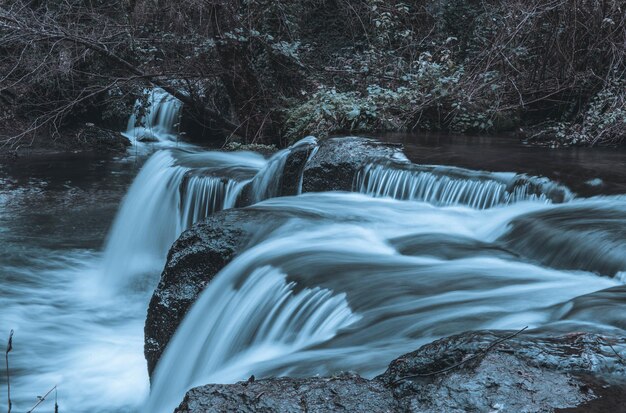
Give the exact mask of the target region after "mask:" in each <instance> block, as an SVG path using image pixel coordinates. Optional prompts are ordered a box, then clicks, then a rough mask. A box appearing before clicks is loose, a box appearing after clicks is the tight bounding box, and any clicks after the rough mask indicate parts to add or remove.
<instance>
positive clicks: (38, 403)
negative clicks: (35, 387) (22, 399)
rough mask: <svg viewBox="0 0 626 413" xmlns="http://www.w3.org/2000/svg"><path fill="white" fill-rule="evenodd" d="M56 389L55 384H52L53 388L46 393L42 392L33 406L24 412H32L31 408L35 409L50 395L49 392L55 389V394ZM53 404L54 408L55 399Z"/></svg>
mask: <svg viewBox="0 0 626 413" xmlns="http://www.w3.org/2000/svg"><path fill="white" fill-rule="evenodd" d="M56 389H57V386H54V387H53V388H51V389H50V390H48V393H46V394H44V395H43V396H42V397H39V401H38V402H37V403H35V405H34V406H33V407H31V408H30V410H29V411H28V412H26V413H32V411H33V410H35V409H36V408H37V406H39V405H40V404H41V403H43V402H44V401H45V400H46V397H48V396H49V395H50V393H52V391H53V390H54V391H55V395H56ZM54 405H55V409H56V401H55V403H54Z"/></svg>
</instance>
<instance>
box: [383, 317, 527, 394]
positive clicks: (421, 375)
mask: <svg viewBox="0 0 626 413" xmlns="http://www.w3.org/2000/svg"><path fill="white" fill-rule="evenodd" d="M527 328H528V326H526V327H524V328H522V329H521V330H519V331H518V332H516V333H513V334H511V335H509V336H506V337H503V338H500V339H498V340H496V341H494V342H493V343H491V344H490V345H489V347H487V348H486V349H484V350H480V351H478V352H477V353H476V354H474V355H473V356H471V357H468V358H466V359H465V360H461V361H460V362H458V363H456V364H454V365H452V366H450V367H446V368H445V369H442V370H438V371H433V372H430V373H418V374H412V375H410V376H406V377H400V378H399V379H397V380H394V381H392V382H391V384H392V385H393V384H396V383H399V382H401V381H403V380H407V379H414V378H417V377H428V376H436V375H438V374H443V373H447V372H449V371H450V370H453V369H455V368H457V367H459V366H461V365H463V364H465V363H467V362H469V361H472V360H475V359H477V358H478V357H480V356H482V355H484V354H487V353H488V352H489V351H490V350H491V349H493V348H494V347H495V346H497V345H498V344H500V343H502V342H503V341H506V340H510V339H512V338H513V337H515V336H517V335H518V334H520V333H521V332H523V331H524V330H526V329H527Z"/></svg>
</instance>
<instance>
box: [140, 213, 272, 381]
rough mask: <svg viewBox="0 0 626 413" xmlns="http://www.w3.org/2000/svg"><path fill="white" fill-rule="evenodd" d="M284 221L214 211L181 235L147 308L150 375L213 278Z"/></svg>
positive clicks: (146, 340) (249, 214)
mask: <svg viewBox="0 0 626 413" xmlns="http://www.w3.org/2000/svg"><path fill="white" fill-rule="evenodd" d="M283 218H284V217H282V216H280V215H279V214H274V215H272V214H270V213H268V212H267V211H263V210H259V209H254V208H247V209H230V210H226V211H221V212H218V213H216V214H214V215H212V216H210V217H209V218H208V219H207V220H205V221H203V222H201V223H199V224H196V225H195V226H194V227H193V228H191V229H189V230H187V231H185V232H184V233H183V234H182V235H181V236H180V238H179V239H178V240H177V241H176V242H175V243H174V245H173V246H172V248H171V249H170V251H169V254H168V257H167V264H166V265H165V269H164V270H163V273H162V275H161V280H160V281H159V284H158V286H157V288H156V290H155V291H154V294H153V295H152V298H151V300H150V304H149V306H148V315H147V318H146V324H145V347H144V354H145V357H146V360H147V362H148V372H149V374H152V372H153V371H154V368H155V366H156V363H157V361H158V360H159V357H160V356H161V353H162V352H163V350H164V349H165V346H166V345H167V343H168V342H169V340H170V339H171V338H172V335H173V334H174V332H175V331H176V328H177V327H178V325H179V324H180V322H181V321H182V319H183V317H184V316H185V314H186V313H187V310H189V307H190V306H191V304H193V303H194V301H195V300H196V298H197V297H198V295H199V294H200V293H201V292H202V290H204V288H205V287H206V286H207V284H208V283H209V282H210V281H211V280H212V279H213V277H214V276H215V275H216V274H217V273H218V272H219V271H220V270H221V269H222V268H224V267H225V266H226V264H228V263H229V262H230V261H231V260H232V259H233V257H234V256H235V255H236V254H237V253H238V252H241V251H243V250H245V249H246V246H247V245H249V244H251V243H254V242H257V241H259V239H260V238H261V237H263V236H265V235H266V234H268V233H269V232H270V231H271V230H272V227H273V226H274V225H278V224H279V223H280V222H282V219H283Z"/></svg>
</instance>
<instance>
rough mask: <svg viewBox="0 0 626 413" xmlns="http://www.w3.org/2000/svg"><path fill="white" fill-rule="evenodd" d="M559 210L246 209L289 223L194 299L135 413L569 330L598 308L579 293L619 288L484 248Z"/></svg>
mask: <svg viewBox="0 0 626 413" xmlns="http://www.w3.org/2000/svg"><path fill="white" fill-rule="evenodd" d="M576 202H578V201H574V202H572V204H574V203H576ZM560 207H561V205H552V204H544V203H538V202H537V203H528V202H525V203H517V204H514V205H506V206H504V207H503V208H492V209H488V210H478V209H471V208H437V207H434V206H432V205H429V204H427V203H423V202H406V201H398V200H393V199H375V198H371V197H368V196H365V195H362V194H354V193H341V192H336V193H319V194H318V193H316V194H304V195H300V196H297V197H282V198H274V199H270V200H267V201H264V202H261V203H259V204H256V205H255V206H254V209H255V213H258V212H259V211H260V210H265V211H267V212H268V213H269V214H268V216H272V217H275V216H276V215H277V214H276V213H277V212H284V211H289V218H285V219H284V221H281V220H274V221H272V222H268V223H264V224H263V225H267V224H270V225H273V228H272V231H265V232H264V233H265V234H266V235H264V237H261V238H262V239H260V240H258V242H257V243H256V244H255V245H254V246H252V247H250V248H249V249H247V250H245V251H243V252H241V253H240V254H238V255H237V256H236V257H235V258H234V259H233V261H231V262H230V263H229V264H228V265H227V266H226V267H225V268H223V269H222V270H221V271H220V272H219V273H218V274H217V275H216V276H215V277H214V278H213V279H212V280H211V282H210V283H209V284H208V286H207V287H206V289H205V290H204V291H203V292H202V293H201V294H200V296H199V297H198V298H197V300H196V302H195V303H194V304H193V306H192V307H191V309H190V310H189V312H188V313H187V315H186V316H185V318H184V320H183V321H182V323H181V324H180V325H179V326H178V329H177V332H176V333H175V335H174V336H173V337H172V339H171V340H170V342H169V344H168V345H167V348H166V349H165V352H164V353H163V355H162V356H161V359H160V361H159V364H158V365H157V368H156V370H155V373H154V375H153V377H152V390H151V395H150V399H149V401H148V403H147V405H146V406H145V407H144V411H145V412H168V411H172V410H173V409H174V407H175V406H176V405H177V404H178V403H180V401H181V400H182V399H183V395H184V393H185V391H187V390H188V389H189V388H191V387H194V386H197V385H202V384H208V383H232V382H235V381H239V380H245V379H246V378H247V377H249V376H250V375H251V374H254V375H255V376H256V377H259V378H263V377H279V376H285V375H287V376H291V377H311V376H315V375H317V374H319V375H321V376H326V375H332V374H334V373H336V372H338V371H346V370H353V371H358V372H359V373H360V374H361V375H362V376H364V377H373V376H375V375H376V374H379V373H380V372H381V371H383V370H384V368H385V367H386V365H387V363H388V362H389V361H390V360H391V359H393V358H395V357H397V356H398V354H403V353H406V352H408V351H412V350H415V349H416V348H418V347H419V346H420V345H422V344H425V343H427V342H430V341H432V340H435V339H437V338H440V337H442V336H447V335H450V334H454V333H458V332H461V331H467V330H479V329H516V328H520V327H519V326H525V325H529V326H530V327H531V328H546V329H549V328H553V327H554V328H557V329H558V328H559V326H561V325H563V324H564V323H569V325H570V328H576V327H571V326H575V325H577V324H576V323H578V322H580V323H586V319H583V317H588V315H585V314H582V315H581V313H580V312H571V313H567V312H566V311H564V309H565V310H567V309H568V308H570V307H571V305H570V303H571V300H572V299H577V298H578V299H579V300H582V301H581V302H580V303H579V304H578V306H579V307H584V304H585V303H588V302H591V301H593V300H597V298H594V297H591V296H590V297H589V298H584V297H583V296H585V295H587V294H594V293H596V292H599V291H602V290H605V289H607V288H614V287H616V286H619V282H618V280H615V279H610V278H606V277H597V276H595V275H593V274H591V273H586V272H583V271H563V270H559V269H554V268H548V267H543V266H540V265H537V264H535V263H531V262H527V261H526V260H525V258H524V257H523V256H519V255H516V254H512V253H506V251H504V250H502V248H497V239H498V237H500V236H501V234H502V233H506V231H507V228H509V226H510V224H511V222H513V221H515V220H516V219H518V218H520V217H523V216H524V215H525V214H528V213H531V214H532V213H542V212H546V211H552V210H555V211H556V210H558V209H559V208H560ZM588 207H589V205H587V204H584V205H581V208H588ZM616 207H618V208H621V209H622V210H623V204H622V205H618V206H616ZM320 218H322V219H320ZM263 228H265V226H264V227H263ZM576 238H577V237H576ZM442 239H444V240H445V241H446V244H447V245H445V246H441V245H439V244H440V240H442ZM398 240H404V242H400V244H402V243H404V246H402V245H399V243H398ZM407 240H410V244H411V248H410V251H406V246H407V243H406V241H407ZM580 242H581V243H583V242H584V241H582V240H581V241H580ZM592 242H593V240H592ZM441 248H443V250H442V249H441ZM477 252H479V253H477ZM407 253H408V254H407ZM623 268H624V267H623ZM580 297H583V298H580ZM602 322H606V323H607V324H606V325H603V326H602V328H607V329H608V328H615V327H618V326H619V325H620V324H619V323H623V321H622V320H621V319H620V318H619V317H606V318H603V319H602V321H600V320H598V321H596V325H600V324H601V323H602ZM548 331H549V330H548ZM573 331H577V330H573Z"/></svg>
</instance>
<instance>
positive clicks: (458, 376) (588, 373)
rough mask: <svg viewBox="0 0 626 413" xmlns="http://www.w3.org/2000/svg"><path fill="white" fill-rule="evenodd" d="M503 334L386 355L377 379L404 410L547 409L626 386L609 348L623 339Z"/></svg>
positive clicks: (624, 367)
mask: <svg viewBox="0 0 626 413" xmlns="http://www.w3.org/2000/svg"><path fill="white" fill-rule="evenodd" d="M507 336H510V334H508V333H507V332H488V331H482V332H469V333H463V334H459V335H455V336H451V337H447V338H444V339H441V340H438V341H435V342H433V343H430V344H427V345H425V346H423V347H421V348H420V349H419V350H417V351H415V352H413V353H409V354H406V355H404V356H402V357H400V358H398V359H396V360H394V361H393V362H391V364H390V365H389V368H388V369H387V371H386V372H385V373H384V374H382V375H381V376H379V377H378V378H377V379H378V380H381V381H383V382H384V383H385V384H386V385H387V386H388V387H389V388H390V389H391V391H392V392H393V394H394V397H395V399H396V400H397V401H398V403H399V410H400V411H407V412H442V411H445V412H465V411H477V412H494V411H496V412H497V411H499V412H554V411H557V409H561V408H575V407H578V406H581V405H583V404H586V403H588V402H590V401H592V400H595V399H597V398H598V396H599V395H600V392H599V390H600V389H604V390H605V388H604V386H608V387H611V388H615V389H619V388H622V387H623V384H624V383H626V381H625V382H620V381H621V380H623V379H624V377H626V376H624V374H625V373H626V364H622V360H621V359H620V358H619V357H618V356H617V355H616V354H615V352H614V351H613V349H615V350H617V351H620V352H621V353H623V354H626V347H625V346H626V338H624V337H621V338H616V337H613V338H608V337H603V336H599V335H596V334H587V333H575V334H570V335H565V336H560V337H545V336H533V335H529V334H520V335H519V336H516V337H513V338H510V339H506V340H503V339H504V338H505V337H507ZM502 340H503V341H502ZM496 342H499V344H497V345H496V346H494V347H492V348H491V349H490V350H488V351H485V350H486V349H489V348H490V346H492V344H493V343H496ZM455 366H456V367H455ZM437 372H441V373H437ZM403 378H406V379H403ZM623 401H626V400H623ZM581 411H584V410H581Z"/></svg>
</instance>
